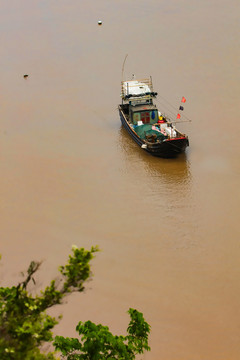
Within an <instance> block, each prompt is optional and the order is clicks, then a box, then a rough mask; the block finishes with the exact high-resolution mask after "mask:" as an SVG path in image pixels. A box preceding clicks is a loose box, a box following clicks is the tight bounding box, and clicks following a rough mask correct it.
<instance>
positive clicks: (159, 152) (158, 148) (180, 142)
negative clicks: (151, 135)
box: [118, 105, 189, 158]
mask: <svg viewBox="0 0 240 360" xmlns="http://www.w3.org/2000/svg"><path fill="white" fill-rule="evenodd" d="M118 110H119V115H120V119H121V122H122V125H123V127H124V128H125V129H126V130H127V132H128V133H129V135H130V136H131V137H132V138H133V140H134V141H135V142H136V143H137V144H138V145H139V146H140V147H142V146H143V147H142V148H143V150H145V151H146V152H148V153H150V154H151V155H153V156H158V157H162V158H173V157H176V156H177V155H178V154H180V153H182V152H184V151H185V149H186V147H187V146H188V145H189V142H188V138H187V137H185V136H181V137H178V138H174V139H166V140H164V141H162V142H161V143H146V142H145V141H144V140H142V139H141V138H140V137H139V136H138V135H137V133H136V132H135V131H134V130H133V129H132V128H131V126H130V125H129V123H128V121H127V117H126V115H125V113H124V111H123V109H122V107H121V105H119V107H118Z"/></svg>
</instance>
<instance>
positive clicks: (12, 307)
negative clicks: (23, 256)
mask: <svg viewBox="0 0 240 360" xmlns="http://www.w3.org/2000/svg"><path fill="white" fill-rule="evenodd" d="M97 251H98V248H97V247H92V248H91V250H90V251H88V250H85V249H84V248H77V247H76V246H73V247H72V253H73V254H72V255H69V259H68V262H67V264H66V265H64V266H60V268H59V272H60V274H61V278H60V279H59V280H58V281H55V280H52V281H51V283H50V285H49V286H47V287H46V288H45V290H43V291H41V293H40V294H38V295H36V296H32V295H31V293H29V292H28V286H29V284H30V283H31V282H33V284H34V285H35V280H34V274H35V273H36V271H37V270H38V269H39V267H40V265H41V263H40V262H35V261H32V262H31V263H30V265H29V267H28V270H27V274H26V275H25V280H24V281H23V282H21V283H19V284H18V285H17V286H13V287H11V288H9V287H0V359H1V360H23V359H24V360H53V359H55V357H54V354H53V353H48V354H44V353H41V351H40V348H41V346H42V345H43V344H44V343H45V342H49V341H52V339H53V336H52V331H51V330H52V329H53V327H54V326H55V325H56V324H57V323H58V320H59V318H58V319H56V318H54V317H52V316H50V315H48V314H47V313H46V310H47V309H49V308H51V307H52V306H54V305H56V304H61V303H62V300H63V298H64V297H65V296H66V295H67V294H70V293H72V292H74V291H79V292H82V291H83V290H84V283H85V281H86V280H88V279H89V278H90V277H91V270H90V264H89V262H90V260H91V259H92V258H93V257H94V255H93V254H94V253H95V252H97Z"/></svg>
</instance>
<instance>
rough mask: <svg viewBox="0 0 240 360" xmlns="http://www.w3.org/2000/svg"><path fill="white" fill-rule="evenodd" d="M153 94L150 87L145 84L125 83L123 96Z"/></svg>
mask: <svg viewBox="0 0 240 360" xmlns="http://www.w3.org/2000/svg"><path fill="white" fill-rule="evenodd" d="M147 92H151V90H150V87H149V86H148V85H147V84H144V83H143V82H140V81H137V80H131V81H124V82H123V95H124V96H127V95H141V94H145V93H147Z"/></svg>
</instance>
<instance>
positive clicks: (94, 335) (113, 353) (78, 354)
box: [54, 308, 150, 360]
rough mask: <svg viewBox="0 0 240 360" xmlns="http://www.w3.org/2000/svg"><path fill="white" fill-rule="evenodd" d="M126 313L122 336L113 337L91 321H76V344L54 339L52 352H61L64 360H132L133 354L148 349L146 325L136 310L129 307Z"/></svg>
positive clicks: (58, 337)
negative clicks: (77, 334)
mask: <svg viewBox="0 0 240 360" xmlns="http://www.w3.org/2000/svg"><path fill="white" fill-rule="evenodd" d="M128 313H129V315H130V318H131V321H130V323H129V326H128V329H127V333H128V334H127V335H126V336H122V335H120V336H117V335H115V336H114V335H113V334H112V333H111V332H110V331H109V328H108V327H107V326H103V325H101V324H99V325H96V324H94V323H92V322H91V321H87V322H85V323H82V322H79V323H78V325H77V327H76V330H77V331H78V333H79V335H80V336H81V339H80V341H79V340H78V339H77V338H64V337H63V336H56V337H55V340H54V346H55V349H56V350H58V351H61V353H62V355H63V356H64V357H66V359H67V360H105V359H109V360H115V359H118V360H133V359H135V357H136V355H137V354H142V353H143V352H144V350H147V351H149V350H150V347H149V346H148V335H149V332H150V326H149V324H148V323H147V322H146V321H145V320H144V318H143V314H142V313H140V312H138V311H137V310H134V309H131V308H130V309H129V311H128Z"/></svg>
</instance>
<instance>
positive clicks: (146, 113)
mask: <svg viewBox="0 0 240 360" xmlns="http://www.w3.org/2000/svg"><path fill="white" fill-rule="evenodd" d="M141 120H142V122H143V123H144V124H149V122H150V113H149V111H143V112H141Z"/></svg>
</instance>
